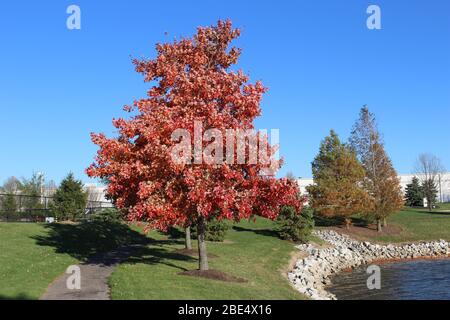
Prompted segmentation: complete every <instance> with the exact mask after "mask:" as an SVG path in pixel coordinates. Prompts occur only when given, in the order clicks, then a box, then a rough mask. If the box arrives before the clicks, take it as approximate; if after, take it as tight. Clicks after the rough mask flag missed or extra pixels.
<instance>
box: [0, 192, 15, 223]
mask: <svg viewBox="0 0 450 320" xmlns="http://www.w3.org/2000/svg"><path fill="white" fill-rule="evenodd" d="M1 204H2V205H1V215H2V216H4V217H5V218H6V220H8V219H9V218H11V217H12V216H14V215H15V214H16V212H17V203H16V199H15V196H14V195H13V194H10V193H9V194H6V195H4V196H3V199H2V202H1Z"/></svg>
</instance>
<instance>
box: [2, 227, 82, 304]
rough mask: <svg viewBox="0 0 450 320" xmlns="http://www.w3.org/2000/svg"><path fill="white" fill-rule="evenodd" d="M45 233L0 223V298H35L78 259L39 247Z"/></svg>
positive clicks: (44, 230)
mask: <svg viewBox="0 0 450 320" xmlns="http://www.w3.org/2000/svg"><path fill="white" fill-rule="evenodd" d="M46 234H47V230H46V229H45V228H44V227H43V226H42V225H40V224H34V223H0V299H37V298H39V296H40V295H41V294H42V293H43V292H44V290H45V289H46V288H47V286H48V285H49V283H50V282H52V281H53V279H55V278H56V277H57V276H59V275H60V274H61V273H63V272H64V271H65V270H66V268H67V266H69V265H71V264H74V263H76V262H77V260H76V259H75V258H73V257H71V256H70V255H68V254H58V253H55V250H54V249H53V248H52V247H46V246H39V245H37V243H36V242H37V240H36V239H34V238H35V237H43V236H45V235H46Z"/></svg>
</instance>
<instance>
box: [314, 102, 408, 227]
mask: <svg viewBox="0 0 450 320" xmlns="http://www.w3.org/2000/svg"><path fill="white" fill-rule="evenodd" d="M312 171H313V178H314V184H313V185H311V186H309V187H308V188H307V191H308V193H309V196H310V200H309V201H310V205H311V207H312V208H313V209H314V210H315V211H316V213H317V214H319V215H322V216H325V217H341V218H343V219H344V221H345V222H346V224H347V226H349V224H350V219H349V218H350V217H351V216H352V215H354V214H361V215H363V216H364V217H366V218H367V219H368V220H374V221H375V222H376V225H377V230H378V231H379V232H381V231H382V227H383V225H384V226H386V225H387V217H388V216H389V215H391V214H392V213H394V212H397V211H398V210H400V209H401V208H402V207H403V205H404V200H403V193H402V190H401V186H400V181H399V178H398V176H397V172H396V171H395V169H394V167H393V165H392V161H391V159H390V158H389V156H388V155H387V153H386V151H385V149H384V142H383V140H382V138H381V135H380V132H379V131H378V127H377V123H376V120H375V116H374V115H373V114H372V113H371V112H370V111H369V109H368V108H367V106H364V107H363V108H362V109H361V111H360V114H359V119H358V120H357V121H356V123H355V124H354V126H353V129H352V132H351V135H350V139H349V141H348V143H342V142H341V141H340V140H339V137H338V135H337V134H336V133H335V132H334V131H333V130H331V132H330V135H329V136H328V137H326V138H325V139H324V140H323V141H322V143H321V146H320V150H319V154H318V155H317V156H316V158H315V159H314V161H313V163H312Z"/></svg>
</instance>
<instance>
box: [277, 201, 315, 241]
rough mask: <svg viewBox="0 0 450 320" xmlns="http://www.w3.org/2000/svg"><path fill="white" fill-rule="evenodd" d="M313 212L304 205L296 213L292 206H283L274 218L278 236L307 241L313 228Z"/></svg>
mask: <svg viewBox="0 0 450 320" xmlns="http://www.w3.org/2000/svg"><path fill="white" fill-rule="evenodd" d="M313 212H314V211H313V209H311V208H306V207H305V208H303V210H302V212H301V214H298V213H297V212H296V211H295V208H293V207H283V208H282V209H281V211H280V214H279V215H278V217H277V220H276V223H277V231H278V234H279V236H280V238H282V239H285V240H291V241H295V242H302V243H307V242H308V241H309V238H310V236H311V232H312V230H313V229H314V217H313Z"/></svg>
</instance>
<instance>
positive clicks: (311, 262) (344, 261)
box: [288, 230, 450, 300]
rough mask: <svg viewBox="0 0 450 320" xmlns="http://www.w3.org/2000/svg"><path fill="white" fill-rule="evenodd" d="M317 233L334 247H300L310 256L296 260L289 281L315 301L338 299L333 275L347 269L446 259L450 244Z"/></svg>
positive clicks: (328, 232) (441, 241) (440, 241)
mask: <svg viewBox="0 0 450 320" xmlns="http://www.w3.org/2000/svg"><path fill="white" fill-rule="evenodd" d="M314 234H315V235H316V236H317V237H319V238H321V239H322V240H324V241H326V242H327V243H328V244H330V245H331V246H329V247H325V248H319V247H317V246H315V245H312V244H302V245H298V246H296V248H297V249H299V250H301V251H305V252H306V253H307V254H308V256H307V257H306V258H303V259H300V260H298V261H297V262H296V264H295V266H294V268H293V270H291V271H290V272H289V273H288V278H289V281H290V282H291V283H292V284H293V285H294V287H295V288H296V289H297V290H298V291H299V292H301V293H302V294H304V295H306V296H308V297H309V298H311V299H314V300H336V296H335V295H333V294H332V293H330V292H328V291H327V290H326V286H327V285H330V284H331V280H330V277H331V276H333V275H335V274H337V273H339V272H341V271H344V270H349V269H353V268H355V267H357V266H360V265H362V264H369V263H372V262H375V261H396V260H408V259H420V258H422V259H423V258H445V257H448V256H449V255H450V243H449V242H447V241H445V240H439V241H431V242H420V243H409V244H399V245H394V244H388V245H379V244H372V243H370V242H360V241H357V240H354V239H352V238H350V237H349V236H347V235H343V234H340V233H337V232H336V231H332V230H316V231H314Z"/></svg>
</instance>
